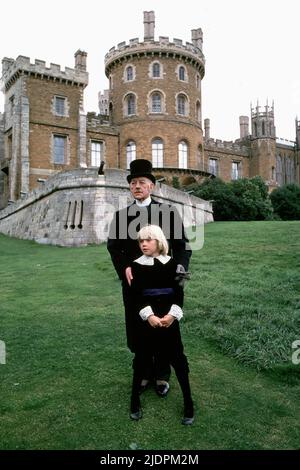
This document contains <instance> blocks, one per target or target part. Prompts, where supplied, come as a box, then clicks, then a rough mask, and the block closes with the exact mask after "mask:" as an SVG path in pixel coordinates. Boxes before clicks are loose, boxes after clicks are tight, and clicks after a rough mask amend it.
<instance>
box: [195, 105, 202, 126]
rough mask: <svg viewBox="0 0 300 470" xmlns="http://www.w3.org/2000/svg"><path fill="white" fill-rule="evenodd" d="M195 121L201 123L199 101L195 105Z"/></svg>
mask: <svg viewBox="0 0 300 470" xmlns="http://www.w3.org/2000/svg"><path fill="white" fill-rule="evenodd" d="M196 119H197V121H198V122H201V106H200V102H199V101H197V103H196Z"/></svg>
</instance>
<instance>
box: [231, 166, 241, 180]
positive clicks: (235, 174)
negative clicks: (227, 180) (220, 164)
mask: <svg viewBox="0 0 300 470" xmlns="http://www.w3.org/2000/svg"><path fill="white" fill-rule="evenodd" d="M239 177H240V163H239V162H232V166H231V179H232V180H238V179H239Z"/></svg>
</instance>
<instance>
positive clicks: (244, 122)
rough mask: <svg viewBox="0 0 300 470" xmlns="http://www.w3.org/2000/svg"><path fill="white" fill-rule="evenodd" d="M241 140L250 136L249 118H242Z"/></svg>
mask: <svg viewBox="0 0 300 470" xmlns="http://www.w3.org/2000/svg"><path fill="white" fill-rule="evenodd" d="M239 119H240V139H245V138H246V137H248V135H249V118H248V116H240V118H239Z"/></svg>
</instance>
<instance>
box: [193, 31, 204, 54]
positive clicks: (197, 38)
mask: <svg viewBox="0 0 300 470" xmlns="http://www.w3.org/2000/svg"><path fill="white" fill-rule="evenodd" d="M192 43H193V44H194V46H195V47H198V49H200V51H202V45H203V32H202V29H201V28H198V29H192Z"/></svg>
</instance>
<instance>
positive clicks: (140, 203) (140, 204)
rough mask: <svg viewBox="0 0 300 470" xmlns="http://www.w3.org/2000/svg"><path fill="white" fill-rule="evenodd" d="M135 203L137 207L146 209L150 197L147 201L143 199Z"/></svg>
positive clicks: (149, 197) (149, 202)
mask: <svg viewBox="0 0 300 470" xmlns="http://www.w3.org/2000/svg"><path fill="white" fill-rule="evenodd" d="M135 203H136V205H137V206H139V207H147V206H149V205H150V204H151V196H148V197H147V199H144V200H143V201H139V200H138V199H136V200H135Z"/></svg>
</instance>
